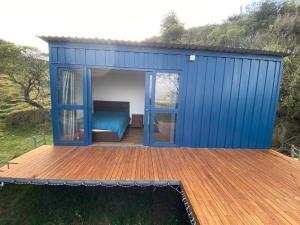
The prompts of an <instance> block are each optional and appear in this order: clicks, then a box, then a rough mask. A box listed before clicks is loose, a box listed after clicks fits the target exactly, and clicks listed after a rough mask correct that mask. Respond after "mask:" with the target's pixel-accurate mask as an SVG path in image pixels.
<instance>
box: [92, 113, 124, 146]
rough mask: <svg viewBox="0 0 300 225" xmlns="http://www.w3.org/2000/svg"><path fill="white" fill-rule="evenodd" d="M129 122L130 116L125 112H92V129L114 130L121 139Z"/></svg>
mask: <svg viewBox="0 0 300 225" xmlns="http://www.w3.org/2000/svg"><path fill="white" fill-rule="evenodd" d="M129 122H130V117H129V116H128V114H127V113H125V112H103V111H99V112H94V113H93V116H92V129H93V130H106V131H108V130H109V131H113V132H116V133H117V135H118V139H119V140H121V139H122V137H123V135H124V133H125V131H126V128H127V126H128V124H129Z"/></svg>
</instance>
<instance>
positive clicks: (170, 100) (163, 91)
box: [146, 72, 180, 146]
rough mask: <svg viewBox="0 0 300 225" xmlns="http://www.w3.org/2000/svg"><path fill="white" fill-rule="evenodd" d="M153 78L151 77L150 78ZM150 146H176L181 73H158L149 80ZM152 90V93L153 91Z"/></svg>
mask: <svg viewBox="0 0 300 225" xmlns="http://www.w3.org/2000/svg"><path fill="white" fill-rule="evenodd" d="M150 77H151V76H150ZM148 83H149V84H150V86H151V87H150V88H149V91H148V93H149V97H148V101H146V102H148V104H149V107H148V109H149V115H150V120H149V127H150V131H149V138H150V141H149V143H150V145H156V146H174V145H176V122H177V111H178V102H179V101H178V100H179V84H180V76H179V73H173V72H172V73H170V72H156V73H154V74H153V76H152V79H151V81H150V79H148ZM151 90H152V91H151Z"/></svg>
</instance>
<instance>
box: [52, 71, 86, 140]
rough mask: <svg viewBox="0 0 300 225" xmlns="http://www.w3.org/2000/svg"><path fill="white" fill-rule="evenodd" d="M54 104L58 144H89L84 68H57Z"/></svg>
mask: <svg viewBox="0 0 300 225" xmlns="http://www.w3.org/2000/svg"><path fill="white" fill-rule="evenodd" d="M55 75H56V76H55V87H56V93H55V94H56V96H55V102H56V104H55V105H56V107H55V106H54V109H55V110H54V111H55V112H54V113H55V114H56V117H55V120H56V121H54V122H55V123H54V124H55V126H54V127H55V130H54V132H55V135H54V136H55V142H56V144H68V145H72V144H74V145H84V144H87V140H88V139H87V129H86V124H87V123H86V122H85V118H86V104H85V99H86V98H85V92H86V88H85V87H86V86H85V83H86V78H85V77H86V76H85V72H84V69H83V68H80V67H77V68H76V67H74V68H73V67H71V68H56V73H55Z"/></svg>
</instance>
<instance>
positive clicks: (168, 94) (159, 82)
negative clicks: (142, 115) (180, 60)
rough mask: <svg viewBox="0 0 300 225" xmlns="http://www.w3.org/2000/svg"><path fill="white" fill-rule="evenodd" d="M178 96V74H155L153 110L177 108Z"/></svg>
mask: <svg viewBox="0 0 300 225" xmlns="http://www.w3.org/2000/svg"><path fill="white" fill-rule="evenodd" d="M178 96H179V74H178V73H156V82H155V108H168V109H169V108H177V105H178Z"/></svg>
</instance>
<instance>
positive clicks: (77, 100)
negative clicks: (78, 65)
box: [58, 69, 83, 105]
mask: <svg viewBox="0 0 300 225" xmlns="http://www.w3.org/2000/svg"><path fill="white" fill-rule="evenodd" d="M82 80H83V76H82V70H79V69H60V71H59V76H58V104H62V105H83V81H82Z"/></svg>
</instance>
